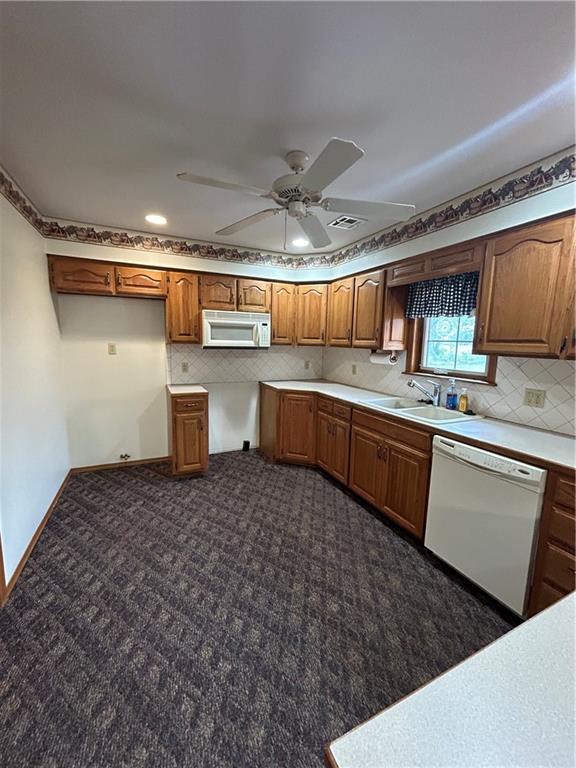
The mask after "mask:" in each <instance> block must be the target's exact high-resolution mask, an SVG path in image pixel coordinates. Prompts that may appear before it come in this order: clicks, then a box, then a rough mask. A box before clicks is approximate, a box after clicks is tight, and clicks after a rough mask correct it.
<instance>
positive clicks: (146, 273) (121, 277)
mask: <svg viewBox="0 0 576 768" xmlns="http://www.w3.org/2000/svg"><path fill="white" fill-rule="evenodd" d="M114 274H115V282H116V295H117V296H148V297H149V298H152V299H164V298H166V272H164V271H163V270H160V269H144V268H143V267H121V266H116V267H114Z"/></svg>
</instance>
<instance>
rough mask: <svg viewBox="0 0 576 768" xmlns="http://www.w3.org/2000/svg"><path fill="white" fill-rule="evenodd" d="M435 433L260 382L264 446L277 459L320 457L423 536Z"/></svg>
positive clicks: (340, 477)
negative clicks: (433, 435) (432, 434)
mask: <svg viewBox="0 0 576 768" xmlns="http://www.w3.org/2000/svg"><path fill="white" fill-rule="evenodd" d="M315 402H316V405H315ZM431 441H432V436H431V434H430V433H429V432H427V431H424V430H421V429H418V428H416V427H412V426H405V425H404V424H401V423H399V422H397V421H393V420H391V419H385V418H381V417H379V416H375V415H373V414H371V413H369V412H367V411H363V410H362V409H360V408H352V407H351V406H350V405H347V404H344V403H342V402H341V401H338V400H335V399H333V398H330V397H325V396H323V395H315V394H313V393H308V392H290V391H282V390H278V389H275V388H274V387H270V386H268V385H266V384H261V385H260V450H261V451H263V453H265V454H266V455H267V456H268V457H269V458H271V459H273V460H276V461H288V462H291V463H297V464H308V465H309V464H317V465H318V466H319V467H321V468H322V469H324V470H325V471H326V472H329V473H330V474H331V475H333V477H335V478H336V479H338V480H339V481H340V482H342V483H344V484H347V485H348V487H349V488H350V490H352V491H354V493H357V494H358V496H361V497H362V498H363V499H365V500H366V501H368V502H369V503H370V504H373V505H374V506H375V507H377V508H378V509H379V510H380V511H381V512H383V513H384V514H385V515H386V516H387V517H389V518H390V519H391V520H393V521H394V522H396V523H398V525H400V526H402V527H403V528H405V529H406V530H407V531H409V532H410V533H412V534H413V535H414V536H415V537H416V538H418V539H420V540H422V538H423V535H424V525H425V521H426V506H427V497H428V482H429V477H430V464H431V444H432V443H431Z"/></svg>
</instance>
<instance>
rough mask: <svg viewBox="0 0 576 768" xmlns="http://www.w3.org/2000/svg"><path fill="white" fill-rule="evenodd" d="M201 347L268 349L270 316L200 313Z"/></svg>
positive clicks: (244, 313)
mask: <svg viewBox="0 0 576 768" xmlns="http://www.w3.org/2000/svg"><path fill="white" fill-rule="evenodd" d="M202 346H203V347H234V348H236V347H252V348H253V347H269V346H270V315H269V314H268V313H267V312H220V311H218V310H215V309H204V310H203V311H202Z"/></svg>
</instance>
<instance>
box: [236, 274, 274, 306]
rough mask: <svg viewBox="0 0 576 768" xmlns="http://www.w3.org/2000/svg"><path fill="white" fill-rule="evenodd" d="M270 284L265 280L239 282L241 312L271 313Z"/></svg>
mask: <svg viewBox="0 0 576 768" xmlns="http://www.w3.org/2000/svg"><path fill="white" fill-rule="evenodd" d="M271 294H272V291H271V288H270V283H267V282H265V281H264V280H247V279H245V278H241V279H239V280H238V309H239V310H240V312H270V303H271Z"/></svg>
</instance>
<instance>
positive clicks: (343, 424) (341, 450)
mask: <svg viewBox="0 0 576 768" xmlns="http://www.w3.org/2000/svg"><path fill="white" fill-rule="evenodd" d="M331 432H332V435H331V436H332V453H331V457H330V472H331V474H332V475H333V476H334V477H335V478H336V479H337V480H340V482H341V483H347V482H348V465H349V461H350V424H349V423H348V422H347V421H340V419H332V428H331Z"/></svg>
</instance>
